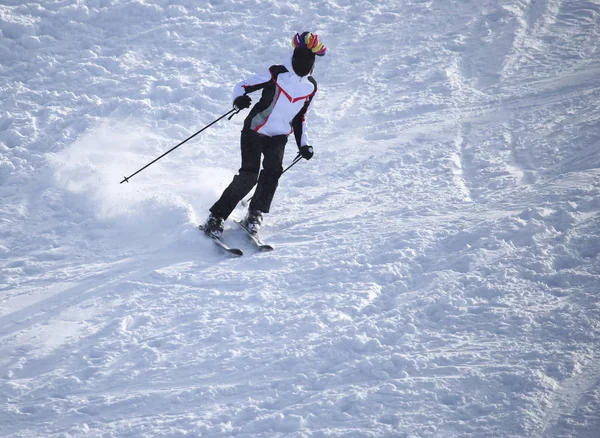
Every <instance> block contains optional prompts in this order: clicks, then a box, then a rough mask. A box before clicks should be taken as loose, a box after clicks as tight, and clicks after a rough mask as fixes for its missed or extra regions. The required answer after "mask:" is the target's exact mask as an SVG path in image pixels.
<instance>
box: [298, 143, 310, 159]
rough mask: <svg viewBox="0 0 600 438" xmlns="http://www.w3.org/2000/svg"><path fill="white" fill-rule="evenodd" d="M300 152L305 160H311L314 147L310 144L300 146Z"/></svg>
mask: <svg viewBox="0 0 600 438" xmlns="http://www.w3.org/2000/svg"><path fill="white" fill-rule="evenodd" d="M298 153H299V154H300V155H302V158H304V159H305V160H310V159H311V158H312V156H313V154H314V152H313V147H312V146H308V145H304V146H300V149H298Z"/></svg>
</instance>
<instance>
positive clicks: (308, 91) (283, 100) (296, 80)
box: [232, 58, 317, 147]
mask: <svg viewBox="0 0 600 438" xmlns="http://www.w3.org/2000/svg"><path fill="white" fill-rule="evenodd" d="M260 89H262V90H263V91H262V96H261V98H260V100H259V101H258V102H257V103H256V104H255V105H254V106H253V107H252V109H251V110H250V113H249V114H248V117H246V120H245V121H244V127H245V128H248V129H252V130H253V131H256V132H258V133H259V134H263V135H267V136H269V137H272V136H275V135H290V134H291V133H292V132H293V133H294V137H295V138H296V143H297V145H298V147H300V146H305V145H307V144H308V136H307V132H306V113H307V112H308V110H309V108H310V104H311V102H312V100H313V97H314V96H315V94H316V93H317V82H316V81H315V80H314V78H313V77H312V76H303V77H301V76H298V75H297V74H296V73H294V69H293V68H292V61H291V58H290V59H289V60H288V61H287V62H286V63H284V64H283V65H273V66H271V67H270V68H269V69H268V70H266V71H264V72H262V73H259V74H257V75H255V76H252V77H251V78H248V79H246V80H243V81H241V82H240V83H238V84H237V85H236V86H235V88H234V89H233V95H232V100H233V101H235V99H236V98H237V97H239V96H242V95H244V94H248V93H252V92H254V91H257V90H260Z"/></svg>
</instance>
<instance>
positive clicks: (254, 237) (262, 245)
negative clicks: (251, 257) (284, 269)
mask: <svg viewBox="0 0 600 438" xmlns="http://www.w3.org/2000/svg"><path fill="white" fill-rule="evenodd" d="M234 222H235V223H236V224H238V225H239V226H240V228H241V229H242V230H244V231H245V232H246V234H247V235H248V237H249V238H250V240H251V241H252V242H253V243H254V244H255V245H256V247H257V248H258V249H260V250H261V251H273V249H274V248H273V247H272V246H271V245H269V244H268V243H265V242H263V241H262V240H261V238H260V237H258V235H256V234H254V233H252V232H251V231H250V230H249V229H248V228H246V227H245V226H244V224H243V223H242V222H241V221H237V220H234Z"/></svg>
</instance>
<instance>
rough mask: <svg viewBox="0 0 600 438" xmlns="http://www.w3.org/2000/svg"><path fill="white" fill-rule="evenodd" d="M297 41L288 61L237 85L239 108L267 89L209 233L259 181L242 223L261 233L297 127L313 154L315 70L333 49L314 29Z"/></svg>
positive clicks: (300, 141) (216, 232)
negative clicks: (309, 119) (310, 118)
mask: <svg viewBox="0 0 600 438" xmlns="http://www.w3.org/2000/svg"><path fill="white" fill-rule="evenodd" d="M292 46H293V47H294V52H293V54H292V56H291V57H290V59H289V60H288V61H287V62H285V63H284V64H283V65H272V66H271V67H269V69H268V70H266V71H264V72H263V73H260V74H258V75H256V76H254V77H251V78H249V79H246V80H243V81H241V82H240V83H238V84H237V85H236V86H235V88H234V89H233V99H232V100H233V106H234V107H235V108H236V109H238V110H242V109H246V108H249V107H250V106H251V103H252V99H251V98H250V96H249V95H248V94H249V93H252V92H254V91H258V90H262V95H261V98H260V100H259V101H258V102H257V103H256V104H255V105H254V106H253V107H252V109H251V110H250V113H249V114H248V116H247V117H246V119H245V120H244V127H243V129H242V134H241V139H240V143H241V152H242V165H241V167H240V169H239V172H238V174H237V175H235V176H234V177H233V180H232V181H231V183H230V184H229V186H228V187H227V188H226V189H225V190H224V191H223V194H222V195H221V197H220V198H219V200H218V201H217V202H215V204H214V205H213V206H212V207H211V208H210V215H209V217H208V219H207V220H206V222H205V224H204V225H203V226H202V227H201V228H202V229H203V230H204V232H205V233H206V234H207V235H208V236H209V237H213V238H220V237H221V235H222V234H223V225H224V222H225V220H226V219H227V218H228V217H229V215H230V214H231V212H232V211H233V210H234V209H235V207H236V206H237V204H238V203H239V202H240V201H241V200H242V199H243V198H244V196H246V195H247V194H248V193H249V192H250V190H252V187H254V185H255V184H257V186H256V191H255V193H254V196H253V197H252V201H251V202H250V206H249V208H248V213H247V214H246V217H245V218H244V219H243V221H242V224H243V226H245V227H246V228H247V229H248V230H249V231H250V232H251V233H253V234H256V233H258V230H259V229H260V227H261V224H262V221H263V213H268V212H269V210H270V207H271V201H272V200H273V195H274V194H275V190H276V189H277V185H278V181H279V177H280V176H281V172H282V171H283V167H282V162H283V155H284V150H285V145H286V143H287V140H288V136H289V135H290V134H291V133H292V132H293V133H294V137H295V140H296V144H297V146H298V153H299V154H300V155H301V156H302V158H304V159H306V160H310V159H311V158H312V156H313V148H312V146H309V145H308V143H307V142H308V139H307V133H306V113H307V112H308V109H309V108H310V104H311V102H312V100H313V98H314V96H315V94H316V92H317V82H316V81H315V80H314V78H313V77H312V76H311V73H312V71H313V68H314V64H315V56H323V55H324V54H325V52H326V51H327V49H326V47H325V46H324V45H323V43H321V42H320V40H319V37H318V35H316V34H313V33H311V32H303V33H301V34H298V33H297V34H296V35H295V36H294V37H293V39H292ZM261 155H263V156H264V158H263V162H262V165H263V168H262V170H260V159H261ZM259 171H260V173H259Z"/></svg>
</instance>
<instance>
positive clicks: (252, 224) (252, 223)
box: [242, 210, 263, 235]
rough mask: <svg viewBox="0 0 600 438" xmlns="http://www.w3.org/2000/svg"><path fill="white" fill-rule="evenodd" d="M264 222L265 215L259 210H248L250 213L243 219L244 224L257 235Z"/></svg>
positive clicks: (251, 232) (250, 231)
mask: <svg viewBox="0 0 600 438" xmlns="http://www.w3.org/2000/svg"><path fill="white" fill-rule="evenodd" d="M262 222H263V215H262V213H261V212H260V211H259V210H248V214H246V217H245V218H244V220H243V221H242V226H243V227H244V228H246V229H247V230H248V232H249V233H250V234H253V235H256V234H258V231H259V230H260V226H261V225H262Z"/></svg>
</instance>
